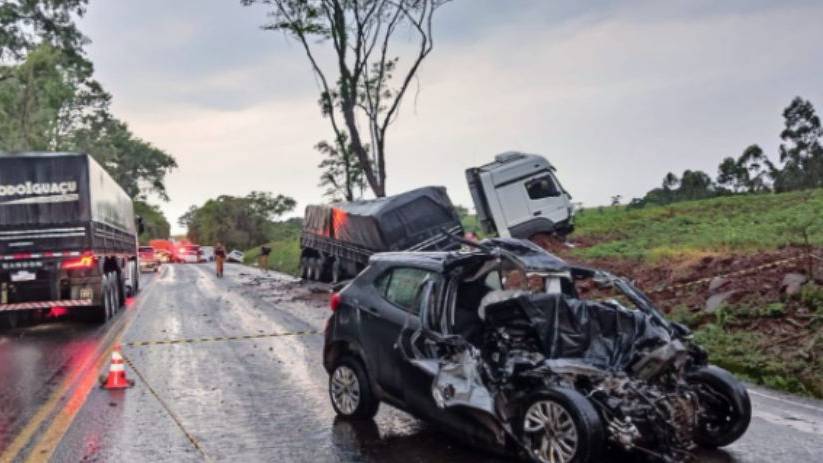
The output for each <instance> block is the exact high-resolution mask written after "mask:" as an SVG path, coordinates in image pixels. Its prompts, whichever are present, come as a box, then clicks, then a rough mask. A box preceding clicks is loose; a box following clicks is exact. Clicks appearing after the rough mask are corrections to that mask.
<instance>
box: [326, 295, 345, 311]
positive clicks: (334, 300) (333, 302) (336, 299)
mask: <svg viewBox="0 0 823 463" xmlns="http://www.w3.org/2000/svg"><path fill="white" fill-rule="evenodd" d="M341 302H342V300H341V298H340V293H334V294H332V295H331V299H329V307H330V308H331V311H332V312H337V309H338V308H340V303H341Z"/></svg>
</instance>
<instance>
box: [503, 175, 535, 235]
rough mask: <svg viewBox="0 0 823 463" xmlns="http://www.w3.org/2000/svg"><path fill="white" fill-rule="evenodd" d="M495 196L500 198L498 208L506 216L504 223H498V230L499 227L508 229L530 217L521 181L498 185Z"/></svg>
mask: <svg viewBox="0 0 823 463" xmlns="http://www.w3.org/2000/svg"><path fill="white" fill-rule="evenodd" d="M497 198H498V199H499V200H500V208H501V209H502V211H503V215H504V216H505V218H506V223H505V224H498V232H500V229H501V228H506V229H509V228H511V227H513V226H515V225H518V224H521V223H524V222H527V221H528V220H529V219H531V217H532V216H531V211H530V209H529V197H528V195H527V194H526V190H524V189H523V183H522V182H520V181H517V182H514V183H509V184H508V185H503V186H500V187H498V188H497ZM501 225H503V227H501Z"/></svg>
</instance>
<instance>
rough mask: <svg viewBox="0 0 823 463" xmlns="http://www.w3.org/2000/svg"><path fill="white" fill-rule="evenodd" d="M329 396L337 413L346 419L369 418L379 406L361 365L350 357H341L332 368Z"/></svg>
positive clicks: (375, 412) (372, 416)
mask: <svg viewBox="0 0 823 463" xmlns="http://www.w3.org/2000/svg"><path fill="white" fill-rule="evenodd" d="M329 398H330V399H331V404H332V407H333V408H334V411H335V412H336V413H337V415H339V416H340V417H342V418H347V419H371V418H374V415H376V414H377V410H378V409H379V408H380V401H379V400H377V398H376V397H375V396H374V394H373V393H372V390H371V385H370V383H369V379H368V376H366V372H365V369H364V368H363V365H362V364H361V363H360V361H358V360H357V359H355V358H352V357H343V358H342V359H341V360H340V361H339V362H338V363H337V365H335V367H334V368H333V369H332V372H331V374H330V375H329Z"/></svg>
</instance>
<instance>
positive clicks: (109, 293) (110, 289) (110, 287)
mask: <svg viewBox="0 0 823 463" xmlns="http://www.w3.org/2000/svg"><path fill="white" fill-rule="evenodd" d="M113 277H114V274H113V273H109V274H108V275H107V278H106V280H107V281H108V284H107V285H106V301H107V302H108V304H107V307H106V320H110V319H111V318H112V317H113V316H114V307H115V305H114V298H115V297H116V293H115V292H116V290H115V289H114V288H115V282H114V278H113Z"/></svg>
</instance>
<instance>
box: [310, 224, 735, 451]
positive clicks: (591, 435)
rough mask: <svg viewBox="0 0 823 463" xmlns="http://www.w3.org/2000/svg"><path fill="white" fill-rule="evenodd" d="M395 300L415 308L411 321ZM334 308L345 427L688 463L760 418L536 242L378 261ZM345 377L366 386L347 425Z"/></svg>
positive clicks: (730, 380)
mask: <svg viewBox="0 0 823 463" xmlns="http://www.w3.org/2000/svg"><path fill="white" fill-rule="evenodd" d="M409 269H413V271H412V272H411V273H413V274H414V275H416V277H414V278H416V280H415V279H414V278H411V277H410V276H409V274H410V270H409ZM414 272H417V273H414ZM398 275H400V276H399V277H398ZM387 278H388V282H386V279H387ZM397 278H400V281H401V283H400V284H398V285H395V284H394V283H393V282H395V281H396V279H397ZM397 294H406V295H407V297H406V300H407V301H413V302H412V303H411V304H409V305H408V308H406V309H403V308H402V307H399V306H398V305H397V303H396V301H394V299H396V298H397V296H396V295H397ZM409 295H412V296H409ZM587 296H590V297H587ZM387 300H388V301H389V303H388V304H387V303H386V301H387ZM354 301H356V303H355V302H354ZM334 306H335V307H334V308H335V309H336V311H335V314H334V315H333V316H332V319H331V321H330V323H329V325H328V329H327V332H326V350H325V366H326V368H327V370H328V371H329V373H330V375H331V378H332V381H331V382H330V387H331V389H330V395H331V397H332V404H333V405H334V407H335V409H336V411H337V412H338V414H341V415H343V416H349V417H358V416H360V417H363V416H368V415H369V413H370V412H374V411H376V405H374V404H373V403H371V404H370V403H369V401H374V402H378V403H379V402H380V401H382V402H388V403H391V404H393V405H395V406H398V407H400V408H403V409H405V410H407V411H409V412H411V413H413V414H416V415H418V416H421V417H423V418H426V419H429V420H432V421H435V422H438V423H440V424H441V425H443V426H444V427H445V428H447V429H450V430H453V431H454V432H456V433H459V434H461V435H464V436H466V437H468V438H469V439H470V440H471V441H473V442H475V443H478V444H481V445H483V446H485V447H492V448H495V449H499V450H502V451H505V452H512V453H519V454H520V455H522V456H523V457H525V458H527V459H530V460H531V461H535V462H552V463H555V462H557V463H597V462H600V461H603V460H602V458H603V457H604V455H605V453H604V452H605V451H606V449H609V448H611V449H621V450H625V451H632V452H640V453H643V454H646V455H649V456H651V457H652V458H653V459H656V460H658V461H664V462H667V463H673V462H683V461H689V460H690V458H691V450H692V449H694V448H695V447H697V446H705V447H721V446H725V445H728V444H730V443H732V442H734V441H735V440H737V439H738V438H740V437H741V436H742V435H743V433H744V432H745V431H746V429H747V428H748V424H749V420H750V418H751V406H750V402H749V397H748V394H747V392H746V389H745V387H743V385H742V384H741V383H739V382H738V381H737V380H736V379H735V378H734V377H733V376H732V375H730V374H729V373H727V372H725V371H724V370H721V369H719V368H717V367H714V366H711V365H709V363H708V359H707V356H706V353H705V352H704V351H703V350H702V349H701V348H700V347H699V346H697V345H696V344H695V343H694V342H693V339H692V337H691V334H690V332H689V330H688V329H687V328H685V327H683V326H681V325H679V324H677V323H673V322H670V321H668V320H667V319H666V318H665V317H664V316H663V315H662V314H661V313H660V312H659V311H658V310H657V309H656V308H655V307H654V305H653V304H652V303H651V302H650V301H649V299H648V298H647V297H646V296H644V295H643V294H642V293H641V292H640V291H639V290H637V288H635V287H634V286H632V285H631V284H630V283H629V282H628V281H626V280H624V279H622V278H618V277H616V276H614V275H611V274H609V273H607V272H603V271H598V270H591V269H587V268H581V267H574V266H571V265H568V264H567V263H565V262H564V261H562V260H561V259H558V258H557V257H555V256H553V255H551V254H549V253H547V252H545V251H544V250H543V249H541V248H539V247H537V246H536V245H534V244H533V243H530V242H528V241H522V240H512V239H495V240H487V241H484V242H483V243H482V244H481V245H479V246H478V248H477V249H476V250H474V251H472V252H450V253H392V254H381V255H377V256H375V257H374V258H373V259H372V264H371V265H370V266H369V269H368V270H366V271H365V272H363V274H362V275H361V276H360V277H358V278H357V279H355V280H354V281H353V282H352V283H351V284H350V285H349V286H347V287H346V288H345V289H344V290H343V291H342V292H341V293H339V295H337V296H336V297H335V301H334ZM359 310H362V311H365V312H364V313H363V314H362V315H356V314H355V312H356V311H359ZM372 319H374V320H379V323H378V322H375V323H371V322H370V320H372ZM392 324H394V326H393V327H392V326H391V325H392ZM341 368H349V370H350V371H352V372H354V373H355V374H354V376H355V377H356V381H355V383H357V384H360V383H361V382H362V383H366V384H367V388H366V389H362V388H361V389H360V390H358V393H357V400H356V402H357V406H356V407H348V410H350V411H352V412H351V413H348V414H347V413H346V411H347V408H346V407H345V406H344V405H345V404H349V405H351V403H352V401H351V400H350V398H349V400H348V401H347V399H346V394H345V391H347V390H348V389H344V388H343V389H341V388H340V387H337V388H335V381H334V379H335V378H336V377H338V376H341V373H340V369H341ZM350 389H351V388H350ZM341 391H343V392H341Z"/></svg>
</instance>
